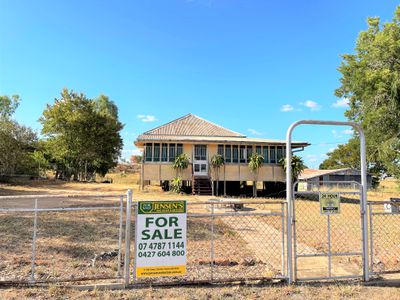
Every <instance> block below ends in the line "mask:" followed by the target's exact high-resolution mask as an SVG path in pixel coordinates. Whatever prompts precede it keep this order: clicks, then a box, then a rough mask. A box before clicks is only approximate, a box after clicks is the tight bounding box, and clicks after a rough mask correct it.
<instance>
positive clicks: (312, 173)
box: [299, 168, 351, 180]
mask: <svg viewBox="0 0 400 300" xmlns="http://www.w3.org/2000/svg"><path fill="white" fill-rule="evenodd" d="M349 170H351V168H343V169H334V170H315V169H305V170H304V171H303V172H302V173H301V174H300V176H299V179H302V180H307V179H311V178H315V177H319V176H324V175H328V174H335V173H338V172H344V171H349Z"/></svg>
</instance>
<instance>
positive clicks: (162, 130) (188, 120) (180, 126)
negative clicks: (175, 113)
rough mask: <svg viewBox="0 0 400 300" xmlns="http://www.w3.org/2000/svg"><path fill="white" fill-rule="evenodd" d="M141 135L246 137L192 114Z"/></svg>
mask: <svg viewBox="0 0 400 300" xmlns="http://www.w3.org/2000/svg"><path fill="white" fill-rule="evenodd" d="M143 135H144V136H146V135H164V136H165V135H177V136H214V137H246V136H245V135H243V134H241V133H238V132H234V131H232V130H229V129H226V128H224V127H222V126H219V125H217V124H215V123H212V122H210V121H207V120H204V119H203V118H200V117H198V116H196V115H193V114H187V115H186V116H183V117H180V118H178V119H176V120H173V121H171V122H169V123H167V124H164V125H161V126H159V127H156V128H154V129H151V130H149V131H146V132H145V133H143V134H142V135H141V136H143Z"/></svg>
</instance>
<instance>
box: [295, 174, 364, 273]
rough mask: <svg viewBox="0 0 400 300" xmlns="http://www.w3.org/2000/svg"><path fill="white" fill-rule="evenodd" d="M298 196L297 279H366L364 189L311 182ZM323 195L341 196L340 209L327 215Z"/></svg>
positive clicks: (296, 227) (347, 183) (296, 232)
mask: <svg viewBox="0 0 400 300" xmlns="http://www.w3.org/2000/svg"><path fill="white" fill-rule="evenodd" d="M307 184H308V185H307V186H306V188H304V186H303V188H304V189H302V190H299V191H297V192H295V205H294V210H295V213H294V214H295V226H294V241H295V243H294V252H295V263H294V265H295V273H296V278H297V279H304V280H307V279H324V278H327V279H329V278H335V277H336V278H337V277H343V278H345V277H349V278H350V277H358V276H361V275H362V262H363V261H362V255H363V254H362V251H363V250H362V223H361V211H360V187H359V184H358V183H356V182H324V183H323V182H311V183H307ZM320 193H339V196H340V205H339V206H340V208H339V212H338V213H335V214H324V213H323V212H322V211H321V203H320V201H319V196H320Z"/></svg>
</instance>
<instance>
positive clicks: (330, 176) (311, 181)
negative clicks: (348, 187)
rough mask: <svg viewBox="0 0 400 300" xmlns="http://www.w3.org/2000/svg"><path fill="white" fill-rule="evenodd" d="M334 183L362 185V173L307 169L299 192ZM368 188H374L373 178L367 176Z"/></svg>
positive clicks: (302, 177) (300, 176)
mask: <svg viewBox="0 0 400 300" xmlns="http://www.w3.org/2000/svg"><path fill="white" fill-rule="evenodd" d="M327 181H334V182H338V183H339V184H340V182H346V181H347V182H349V181H355V182H358V183H361V172H360V171H359V170H356V169H352V168H343V169H334V170H315V169H305V170H304V171H303V172H302V173H301V174H300V175H299V190H303V191H307V190H310V189H312V186H315V185H316V184H317V185H323V184H324V182H327ZM367 186H368V188H370V187H371V186H372V176H371V175H370V174H367Z"/></svg>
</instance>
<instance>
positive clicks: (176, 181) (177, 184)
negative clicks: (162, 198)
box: [171, 177, 182, 193]
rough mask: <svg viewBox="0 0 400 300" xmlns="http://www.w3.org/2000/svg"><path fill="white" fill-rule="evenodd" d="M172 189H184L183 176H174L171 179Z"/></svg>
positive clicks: (175, 190)
mask: <svg viewBox="0 0 400 300" xmlns="http://www.w3.org/2000/svg"><path fill="white" fill-rule="evenodd" d="M171 191H172V192H174V193H180V192H181V191H182V178H180V177H174V178H173V179H172V181H171Z"/></svg>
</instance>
